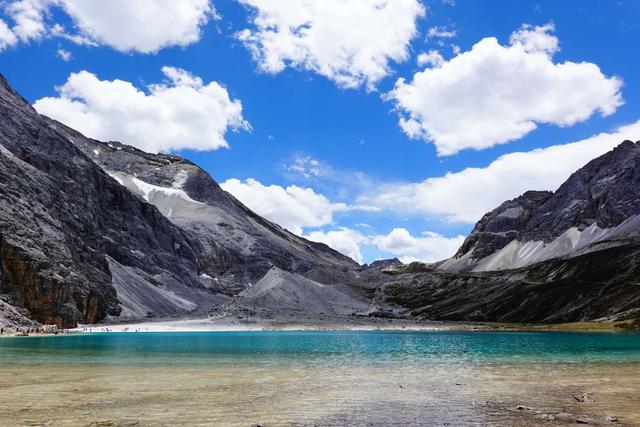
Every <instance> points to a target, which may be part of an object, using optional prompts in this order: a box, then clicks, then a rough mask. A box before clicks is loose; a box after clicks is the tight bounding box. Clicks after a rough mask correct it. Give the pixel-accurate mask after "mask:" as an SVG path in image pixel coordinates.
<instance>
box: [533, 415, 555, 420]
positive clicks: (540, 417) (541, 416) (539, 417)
mask: <svg viewBox="0 0 640 427" xmlns="http://www.w3.org/2000/svg"><path fill="white" fill-rule="evenodd" d="M536 418H538V419H541V420H543V421H555V420H556V419H557V417H556V416H555V415H554V414H540V415H538V416H537V417H536Z"/></svg>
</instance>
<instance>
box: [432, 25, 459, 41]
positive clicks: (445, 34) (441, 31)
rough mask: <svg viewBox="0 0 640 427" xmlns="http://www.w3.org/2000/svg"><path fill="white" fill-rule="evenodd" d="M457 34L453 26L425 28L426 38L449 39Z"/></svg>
mask: <svg viewBox="0 0 640 427" xmlns="http://www.w3.org/2000/svg"><path fill="white" fill-rule="evenodd" d="M457 34H458V33H457V31H456V30H455V29H453V28H449V27H441V26H435V27H431V28H429V29H428V30H427V39H451V38H453V37H455V36H456V35H457Z"/></svg>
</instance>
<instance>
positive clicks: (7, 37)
mask: <svg viewBox="0 0 640 427" xmlns="http://www.w3.org/2000/svg"><path fill="white" fill-rule="evenodd" d="M16 43H18V38H17V37H16V35H15V34H13V31H11V29H10V28H9V26H8V25H7V23H6V22H4V21H3V20H2V19H0V51H2V50H4V49H6V48H7V47H9V46H13V45H15V44H16Z"/></svg>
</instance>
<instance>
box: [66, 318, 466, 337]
mask: <svg viewBox="0 0 640 427" xmlns="http://www.w3.org/2000/svg"><path fill="white" fill-rule="evenodd" d="M470 328H471V327H470V326H469V325H467V329H470ZM452 329H463V327H462V325H454V324H451V323H443V322H428V323H427V322H424V323H417V322H411V321H404V320H400V319H393V320H391V319H360V318H347V319H342V318H340V319H325V320H317V319H314V320H300V319H295V320H293V319H291V320H290V319H250V320H247V319H240V318H237V317H216V318H200V319H180V320H161V321H155V322H154V321H148V322H135V323H105V324H95V325H78V327H77V328H74V329H71V330H70V331H72V332H86V333H89V332H91V333H93V332H134V333H135V332H238V331H272V330H278V331H302V330H322V331H329V330H336V331H344V330H352V331H367V330H371V331H375V330H380V331H402V330H404V331H440V330H452Z"/></svg>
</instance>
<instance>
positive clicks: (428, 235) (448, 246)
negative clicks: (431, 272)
mask: <svg viewBox="0 0 640 427" xmlns="http://www.w3.org/2000/svg"><path fill="white" fill-rule="evenodd" d="M463 241H464V236H456V237H451V238H449V237H444V236H442V235H440V234H438V233H432V232H428V231H427V232H424V233H422V237H414V236H412V235H411V234H410V233H409V231H407V230H406V229H405V228H394V229H393V230H392V231H391V232H390V233H389V234H387V235H378V236H374V237H372V238H371V242H372V243H373V244H375V245H376V246H377V247H378V249H380V250H381V251H384V252H388V253H391V254H393V255H394V256H397V257H398V258H400V261H402V262H404V263H408V262H412V261H423V262H434V261H440V260H443V259H445V258H449V257H450V256H452V255H453V254H455V253H456V251H457V250H458V248H459V247H460V245H462V242H463Z"/></svg>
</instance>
